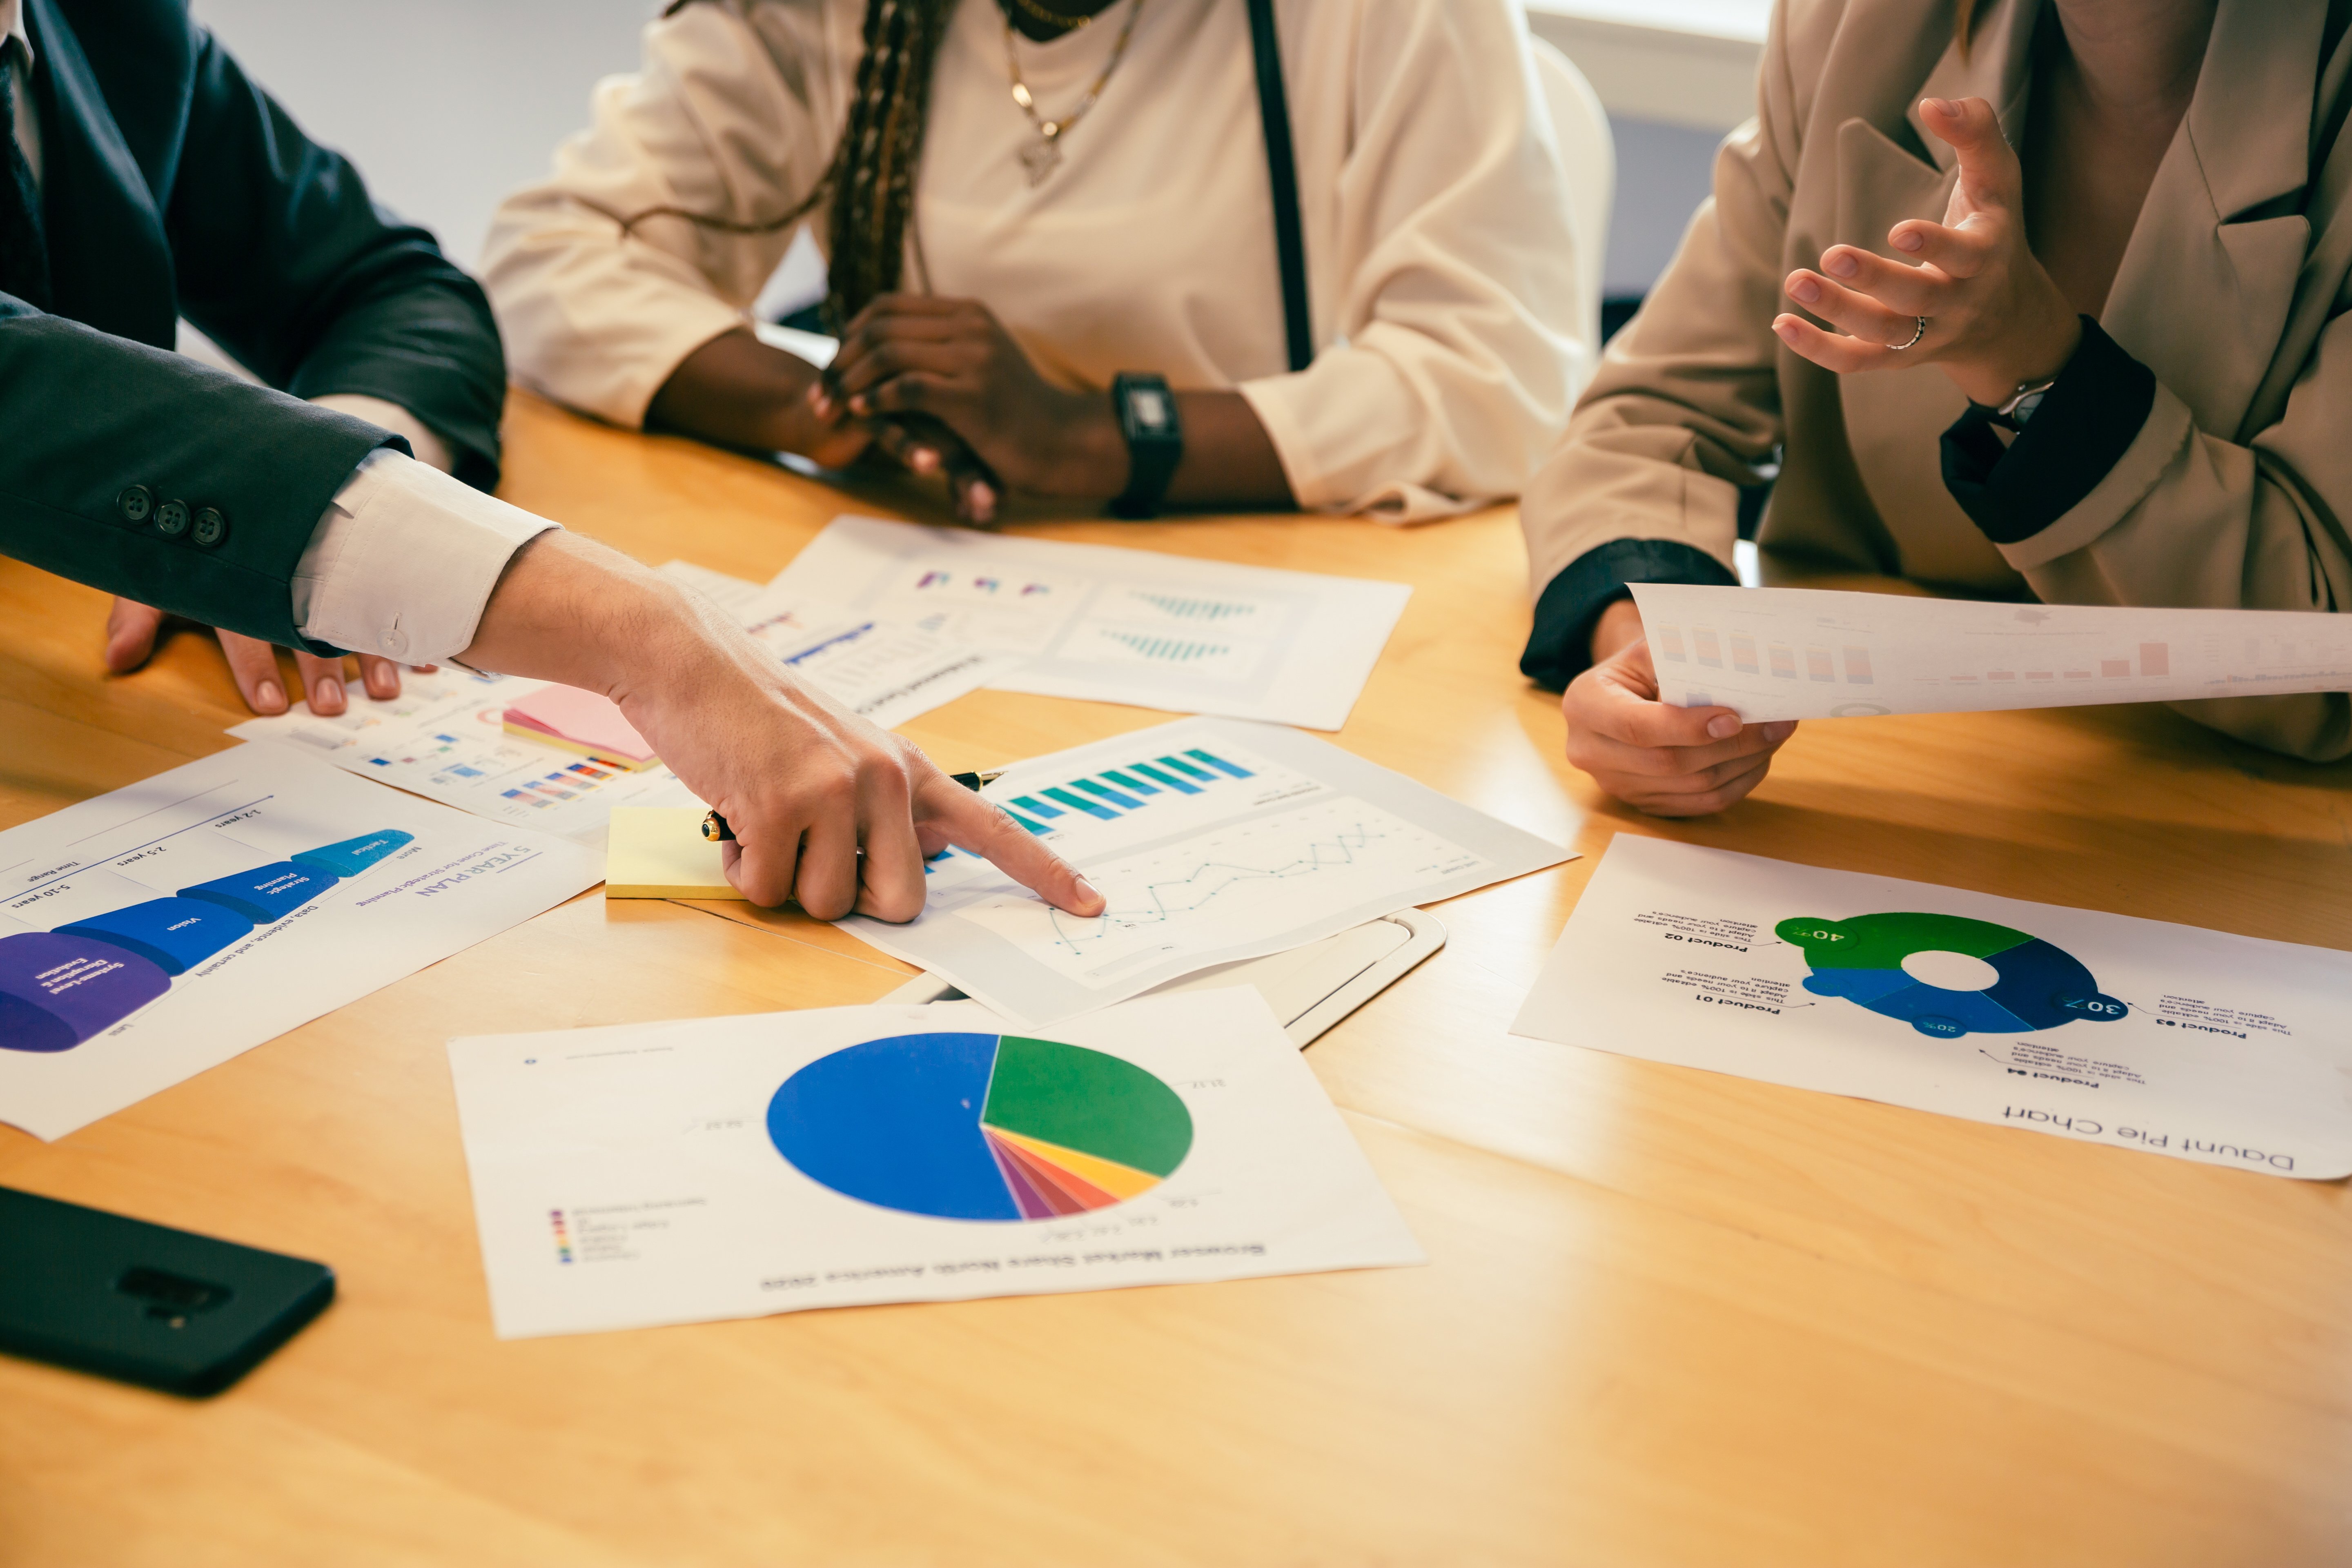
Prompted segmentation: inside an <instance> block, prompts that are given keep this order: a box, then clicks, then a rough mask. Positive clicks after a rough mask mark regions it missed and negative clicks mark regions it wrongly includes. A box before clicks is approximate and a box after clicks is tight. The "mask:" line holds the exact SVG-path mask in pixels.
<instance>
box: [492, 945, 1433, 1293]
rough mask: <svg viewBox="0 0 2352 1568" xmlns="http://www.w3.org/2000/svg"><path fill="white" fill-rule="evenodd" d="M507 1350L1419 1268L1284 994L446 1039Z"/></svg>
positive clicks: (880, 1010) (948, 1006)
mask: <svg viewBox="0 0 2352 1568" xmlns="http://www.w3.org/2000/svg"><path fill="white" fill-rule="evenodd" d="M449 1063H450V1069H451V1071H452V1073H453V1075H454V1076H455V1078H456V1080H457V1110H458V1115H459V1119H460V1121H462V1123H463V1126H464V1131H465V1141H466V1163H467V1168H468V1169H469V1171H470V1172H471V1173H472V1176H473V1184H474V1208H475V1215H476V1217H477V1219H478V1224H479V1227H480V1234H481V1243H482V1259H483V1264H484V1268H485V1271H486V1273H487V1274H488V1279H489V1287H490V1310H491V1316H492V1319H493V1321H495V1323H496V1325H497V1329H498V1332H499V1335H500V1336H501V1337H504V1338H509V1339H512V1338H520V1337H525V1336H529V1335H534V1334H559V1333H578V1332H583V1331H590V1330H598V1329H626V1328H639V1327H644V1326H646V1325H650V1324H656V1323H681V1322H694V1321H703V1320H708V1319H713V1318H754V1317H764V1316H766V1315H768V1314H770V1313H772V1312H790V1311H797V1310H803V1309H806V1308H811V1307H846V1306H856V1305H863V1304H866V1303H870V1302H877V1301H936V1300H967V1299H970V1298H972V1297H978V1296H1015V1295H1037V1294H1043V1293H1046V1292H1053V1291H1067V1290H1100V1289H1111V1288H1114V1287H1118V1286H1127V1285H1165V1284H1176V1283H1183V1282H1189V1281H1200V1280H1210V1279H1244V1278H1250V1277H1255V1276H1260V1275H1268V1274H1298V1273H1306V1272H1309V1271H1315V1270H1321V1269H1330V1268H1377V1267H1384V1266H1393V1265H1400V1264H1411V1263H1419V1262H1422V1261H1423V1254H1422V1251H1421V1248H1420V1247H1419V1246H1418V1245H1417V1244H1416V1243H1415V1242H1414V1240H1413V1238H1412V1233H1411V1232H1409V1231H1408V1230H1406V1228H1405V1226H1404V1222H1403V1221H1402V1218H1400V1217H1399V1215H1398V1214H1397V1212H1396V1209H1395V1206H1394V1205H1391V1203H1390V1201H1389V1199H1388V1196H1387V1194H1385V1193H1383V1192H1382V1191H1381V1186H1380V1184H1379V1183H1378V1181H1376V1180H1375V1179H1374V1177H1373V1175H1372V1173H1371V1169H1370V1166H1369V1165H1368V1164H1367V1163H1365V1161H1364V1156H1363V1153H1362V1152H1361V1151H1360V1150H1359V1149H1358V1148H1357V1147H1356V1143H1355V1141H1354V1139H1352V1138H1350V1137H1349V1134H1348V1130H1347V1128H1346V1126H1345V1125H1344V1124H1342V1122H1341V1121H1340V1120H1339V1113H1338V1112H1337V1111H1335V1110H1333V1109H1332V1108H1331V1102H1330V1100H1328V1099H1327V1098H1326V1097H1325V1095H1324V1093H1323V1089H1322V1087H1321V1086H1320V1085H1319V1084H1318V1083H1317V1081H1316V1079H1315V1076H1314V1074H1313V1073H1312V1072H1310V1071H1309V1070H1308V1069H1307V1064H1306V1063H1305V1061H1304V1060H1302V1059H1301V1058H1300V1057H1299V1054H1298V1052H1297V1049H1296V1048H1294V1047H1292V1046H1291V1044H1290V1042H1289V1041H1288V1040H1287V1039H1286V1037H1284V1035H1283V1033H1282V1030H1281V1028H1280V1027H1279V1026H1277V1025H1276V1023H1275V1020H1274V1016H1273V1015H1272V1014H1271V1013H1269V1012H1268V1011H1267V1010H1266V1005H1265V999H1264V998H1262V997H1261V996H1259V995H1258V994H1257V993H1255V991H1251V990H1249V989H1247V988H1245V987H1237V988H1233V989H1228V990H1223V991H1215V992H1204V993H1200V994H1191V995H1182V996H1169V997H1161V998H1154V999H1152V1000H1150V1001H1146V1002H1135V1003H1130V1004H1129V1005H1126V1006H1123V1007H1119V1008H1117V1009H1114V1010H1112V1011H1110V1012H1107V1013H1102V1014H1099V1015H1097V1016H1095V1017H1093V1018H1089V1019H1087V1020H1086V1021H1085V1022H1083V1023H1081V1024H1072V1025H1069V1026H1066V1027H1063V1028H1060V1029H1057V1030H1055V1032H1054V1035H1053V1037H1051V1038H1049V1039H1041V1038H1034V1037H1028V1036H1024V1035H1021V1034H1018V1033H1016V1032H1014V1031H1013V1030H1011V1029H1010V1028H1008V1026H1006V1025H1004V1024H1003V1022H1001V1021H1000V1020H998V1019H997V1018H995V1017H994V1016H992V1015H991V1014H989V1013H988V1012H987V1011H986V1010H985V1009H983V1008H981V1007H979V1006H977V1005H973V1004H971V1003H968V1002H953V1003H943V1004H939V1005H931V1006H908V1007H892V1006H876V1007H833V1008H825V1009H822V1010H817V1011H812V1012H805V1013H771V1014H761V1015H755V1016H748V1017H733V1018H703V1019H697V1020H695V1021H693V1022H690V1023H677V1024H633V1025H625V1026H615V1027H611V1028H602V1029H573V1030H566V1031H561V1032H555V1033H548V1034H532V1035H504V1036H492V1037H478V1038H473V1039H461V1040H452V1041H451V1042H450V1043H449Z"/></svg>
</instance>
